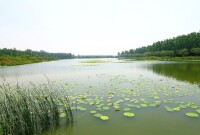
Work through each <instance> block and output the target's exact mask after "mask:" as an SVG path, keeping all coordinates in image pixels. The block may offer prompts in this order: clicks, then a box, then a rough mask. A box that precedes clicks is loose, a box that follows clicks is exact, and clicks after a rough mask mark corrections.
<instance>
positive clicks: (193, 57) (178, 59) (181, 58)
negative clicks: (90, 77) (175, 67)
mask: <svg viewBox="0 0 200 135" xmlns="http://www.w3.org/2000/svg"><path fill="white" fill-rule="evenodd" d="M119 59H129V60H136V61H143V60H145V61H146V60H147V61H148V60H150V61H152V60H159V61H200V56H184V57H169V56H167V57H156V56H148V57H146V56H145V57H119Z"/></svg>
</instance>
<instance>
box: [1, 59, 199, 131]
mask: <svg viewBox="0 0 200 135" xmlns="http://www.w3.org/2000/svg"><path fill="white" fill-rule="evenodd" d="M100 60H101V61H100V62H94V63H93V62H88V61H87V59H72V60H59V61H52V62H43V63H37V64H28V65H21V66H12V67H0V83H1V84H2V83H4V82H9V83H10V84H11V85H15V84H17V83H19V84H20V85H26V84H28V83H29V82H33V83H35V84H40V83H46V82H48V80H51V81H53V82H55V83H56V84H57V85H64V86H65V88H66V93H67V94H68V96H69V99H70V100H71V101H72V103H73V107H72V109H73V112H74V123H73V125H70V126H68V127H66V126H63V125H62V122H61V123H60V125H61V126H60V127H58V128H56V129H55V130H54V131H51V130H48V131H45V132H44V133H43V134H44V135H66V134H68V135H122V134H123V135H134V134H135V135H199V125H200V116H198V117H195V116H193V117H190V116H187V115H190V114H191V113H192V114H193V113H195V114H197V115H200V110H199V109H200V108H199V107H200V62H173V61H172V62H169V61H168V62H166V61H125V60H118V59H100ZM188 113H189V114H188ZM186 114H187V115H186ZM102 116H103V117H102Z"/></svg>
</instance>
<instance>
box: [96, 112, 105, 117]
mask: <svg viewBox="0 0 200 135" xmlns="http://www.w3.org/2000/svg"><path fill="white" fill-rule="evenodd" d="M94 116H95V117H101V116H103V115H102V114H100V113H96V114H94Z"/></svg>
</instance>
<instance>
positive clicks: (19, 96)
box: [0, 82, 73, 135]
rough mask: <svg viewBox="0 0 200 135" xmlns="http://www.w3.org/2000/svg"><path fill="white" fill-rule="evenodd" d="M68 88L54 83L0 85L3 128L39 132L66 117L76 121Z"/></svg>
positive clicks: (18, 134) (19, 134) (20, 133)
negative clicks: (21, 85)
mask: <svg viewBox="0 0 200 135" xmlns="http://www.w3.org/2000/svg"><path fill="white" fill-rule="evenodd" d="M64 93H66V91H65V90H64V89H63V88H62V87H58V86H56V85H54V84H53V83H50V82H49V83H47V84H40V85H39V86H36V85H34V84H33V83H30V85H28V86H27V87H25V86H23V87H20V86H19V85H17V86H10V85H9V84H2V85H1V86H0V130H1V132H2V133H3V134H4V135H7V134H12V135H35V134H39V133H41V132H42V131H43V130H45V129H48V128H50V127H51V128H53V127H55V126H58V125H59V124H60V119H65V123H66V124H72V123H73V113H72V111H71V107H70V101H69V99H68V97H67V95H66V94H64Z"/></svg>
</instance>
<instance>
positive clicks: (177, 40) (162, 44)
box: [118, 32, 200, 57]
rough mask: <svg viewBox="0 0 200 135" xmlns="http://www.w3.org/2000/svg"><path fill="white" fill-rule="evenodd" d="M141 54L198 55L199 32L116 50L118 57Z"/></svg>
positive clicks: (139, 55) (199, 54)
mask: <svg viewBox="0 0 200 135" xmlns="http://www.w3.org/2000/svg"><path fill="white" fill-rule="evenodd" d="M143 56H171V57H176V56H179V57H181V56H200V33H199V32H193V33H190V34H187V35H180V36H177V37H173V38H171V39H166V40H163V41H158V42H155V43H153V44H152V45H148V46H144V47H140V48H136V49H130V50H126V51H122V52H121V53H120V52H118V57H143Z"/></svg>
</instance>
